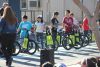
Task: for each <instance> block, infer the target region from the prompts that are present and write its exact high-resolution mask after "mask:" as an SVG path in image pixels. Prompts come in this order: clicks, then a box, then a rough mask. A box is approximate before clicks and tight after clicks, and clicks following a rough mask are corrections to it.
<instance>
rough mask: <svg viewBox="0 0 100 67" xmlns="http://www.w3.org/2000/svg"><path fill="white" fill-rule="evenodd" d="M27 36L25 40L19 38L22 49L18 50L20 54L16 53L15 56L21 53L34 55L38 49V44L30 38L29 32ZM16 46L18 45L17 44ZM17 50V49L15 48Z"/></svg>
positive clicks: (18, 41)
mask: <svg viewBox="0 0 100 67" xmlns="http://www.w3.org/2000/svg"><path fill="white" fill-rule="evenodd" d="M27 33H28V34H27V36H26V37H25V38H24V39H23V38H18V39H17V41H16V42H17V43H18V44H20V48H19V49H18V50H19V52H16V53H15V55H18V54H19V53H27V54H31V55H32V54H34V53H35V52H36V50H37V48H38V45H37V42H36V41H35V40H33V39H31V38H29V31H28V30H27ZM15 44H16V43H15ZM15 49H17V47H16V48H15Z"/></svg>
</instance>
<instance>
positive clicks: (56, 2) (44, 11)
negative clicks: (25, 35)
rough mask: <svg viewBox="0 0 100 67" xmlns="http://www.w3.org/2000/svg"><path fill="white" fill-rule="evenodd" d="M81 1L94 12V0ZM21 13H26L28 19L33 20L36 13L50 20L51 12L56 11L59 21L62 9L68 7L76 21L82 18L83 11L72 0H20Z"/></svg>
mask: <svg viewBox="0 0 100 67" xmlns="http://www.w3.org/2000/svg"><path fill="white" fill-rule="evenodd" d="M81 2H82V3H83V4H84V5H85V6H86V7H87V8H88V9H89V11H90V12H91V13H93V12H94V10H95V6H96V0H81ZM20 8H21V14H22V15H24V14H27V15H28V16H29V17H30V18H29V20H33V21H34V20H35V19H36V17H37V16H38V15H43V18H44V20H45V21H47V22H50V18H51V17H52V14H53V12H55V11H58V12H59V13H60V15H59V21H60V22H61V21H62V19H63V16H64V11H65V10H67V9H69V10H71V11H72V12H73V13H74V14H75V17H76V18H77V19H78V21H81V20H82V18H83V12H82V11H81V10H80V9H79V8H78V7H77V6H76V5H75V4H74V3H73V1H72V0H20Z"/></svg>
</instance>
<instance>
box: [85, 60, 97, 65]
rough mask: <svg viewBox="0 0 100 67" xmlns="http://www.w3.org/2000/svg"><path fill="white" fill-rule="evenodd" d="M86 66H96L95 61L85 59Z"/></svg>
mask: <svg viewBox="0 0 100 67" xmlns="http://www.w3.org/2000/svg"><path fill="white" fill-rule="evenodd" d="M86 65H87V67H96V63H95V62H94V61H93V60H92V59H87V60H86Z"/></svg>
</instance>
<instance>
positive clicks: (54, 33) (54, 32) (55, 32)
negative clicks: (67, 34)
mask: <svg viewBox="0 0 100 67" xmlns="http://www.w3.org/2000/svg"><path fill="white" fill-rule="evenodd" d="M51 30H52V40H53V48H55V44H56V43H55V42H56V38H57V28H52V29H51Z"/></svg>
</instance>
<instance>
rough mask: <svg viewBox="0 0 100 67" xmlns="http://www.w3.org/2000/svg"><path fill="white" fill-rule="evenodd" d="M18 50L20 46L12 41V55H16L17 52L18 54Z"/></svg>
mask: <svg viewBox="0 0 100 67" xmlns="http://www.w3.org/2000/svg"><path fill="white" fill-rule="evenodd" d="M20 50H21V46H20V44H19V43H18V42H17V41H16V42H15V43H14V49H13V50H12V51H13V54H12V55H13V56H17V55H18V54H19V52H20Z"/></svg>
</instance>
